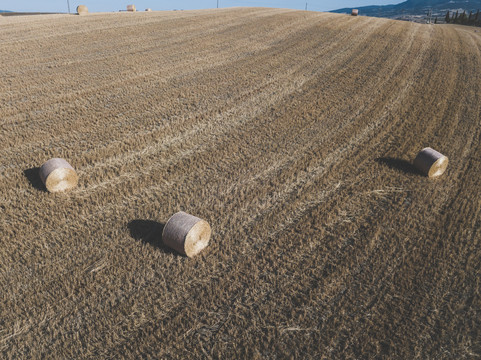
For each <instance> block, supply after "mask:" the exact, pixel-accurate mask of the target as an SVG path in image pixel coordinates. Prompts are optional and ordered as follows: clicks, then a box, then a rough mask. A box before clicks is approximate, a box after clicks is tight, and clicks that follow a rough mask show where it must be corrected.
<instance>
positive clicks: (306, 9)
mask: <svg viewBox="0 0 481 360" xmlns="http://www.w3.org/2000/svg"><path fill="white" fill-rule="evenodd" d="M306 11H307V1H306Z"/></svg>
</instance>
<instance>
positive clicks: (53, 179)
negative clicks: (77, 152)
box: [39, 158, 78, 192]
mask: <svg viewBox="0 0 481 360" xmlns="http://www.w3.org/2000/svg"><path fill="white" fill-rule="evenodd" d="M39 173H40V178H41V179H42V182H43V183H44V184H45V187H46V188H47V190H48V191H49V192H61V191H66V190H70V189H73V188H74V187H76V186H77V183H78V176H77V173H76V172H75V170H74V168H73V167H72V166H71V165H70V164H69V163H68V162H67V161H65V160H64V159H59V158H53V159H50V160H48V161H47V162H46V163H45V164H43V165H42V166H41V167H40V171H39Z"/></svg>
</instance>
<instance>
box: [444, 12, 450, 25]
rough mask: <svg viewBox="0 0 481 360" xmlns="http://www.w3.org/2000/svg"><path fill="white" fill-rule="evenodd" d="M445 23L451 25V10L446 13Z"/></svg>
mask: <svg viewBox="0 0 481 360" xmlns="http://www.w3.org/2000/svg"><path fill="white" fill-rule="evenodd" d="M444 21H445V22H446V24H449V22H450V21H451V19H450V18H449V10H448V12H447V13H446V17H445V18H444Z"/></svg>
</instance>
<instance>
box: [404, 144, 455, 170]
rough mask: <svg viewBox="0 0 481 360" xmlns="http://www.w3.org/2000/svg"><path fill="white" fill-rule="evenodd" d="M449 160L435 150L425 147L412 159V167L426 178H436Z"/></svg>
mask: <svg viewBox="0 0 481 360" xmlns="http://www.w3.org/2000/svg"><path fill="white" fill-rule="evenodd" d="M448 162H449V159H448V158H447V157H446V156H444V155H443V154H441V153H439V152H437V151H436V150H434V149H432V148H430V147H427V148H424V149H422V150H421V151H420V152H419V153H418V154H417V156H416V158H415V159H414V162H413V164H414V166H415V167H416V168H417V169H418V170H419V171H421V172H422V173H423V174H425V175H427V176H428V177H437V176H440V175H442V174H443V173H444V171H445V170H446V168H447V167H448Z"/></svg>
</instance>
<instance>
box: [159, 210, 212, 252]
mask: <svg viewBox="0 0 481 360" xmlns="http://www.w3.org/2000/svg"><path fill="white" fill-rule="evenodd" d="M211 233H212V230H211V228H210V225H209V224H208V223H207V222H206V221H204V220H202V219H199V218H198V217H196V216H193V215H190V214H187V213H185V212H183V211H179V212H178V213H175V214H174V215H172V217H171V218H170V219H169V220H168V221H167V223H166V224H165V226H164V230H163V231H162V242H163V243H164V244H165V245H167V246H168V247H170V248H172V249H174V250H176V251H178V252H179V253H181V254H184V255H187V256H188V257H193V256H195V255H197V254H198V253H200V252H201V251H202V250H203V249H204V248H205V247H207V245H209V239H210V235H211Z"/></svg>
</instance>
